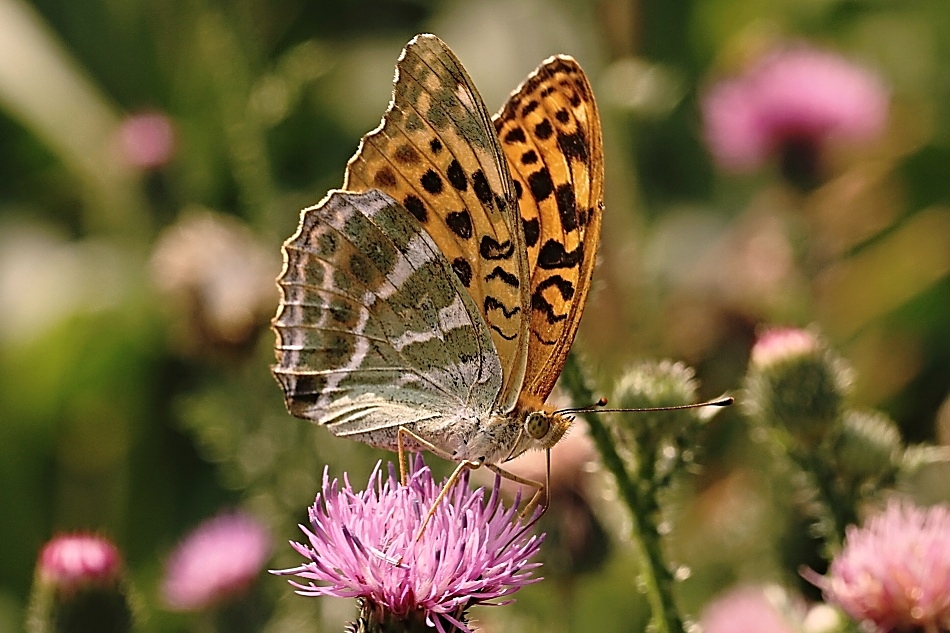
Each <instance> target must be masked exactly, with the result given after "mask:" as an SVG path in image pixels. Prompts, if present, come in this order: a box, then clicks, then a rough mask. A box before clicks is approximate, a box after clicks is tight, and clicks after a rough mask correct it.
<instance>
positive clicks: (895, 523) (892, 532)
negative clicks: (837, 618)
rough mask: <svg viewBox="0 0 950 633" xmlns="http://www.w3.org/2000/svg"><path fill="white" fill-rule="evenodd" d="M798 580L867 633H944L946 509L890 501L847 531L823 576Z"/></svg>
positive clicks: (949, 570)
mask: <svg viewBox="0 0 950 633" xmlns="http://www.w3.org/2000/svg"><path fill="white" fill-rule="evenodd" d="M803 574H804V576H805V578H806V579H807V580H809V581H810V582H812V583H813V584H815V585H816V586H817V587H819V588H821V590H822V592H823V593H824V596H825V599H826V600H827V601H828V602H831V603H834V604H836V605H838V606H839V607H841V608H842V609H843V610H844V611H845V612H846V613H847V614H848V615H850V616H851V617H852V618H854V619H855V620H858V621H861V622H864V623H866V624H868V625H871V626H873V627H874V628H873V629H872V630H875V631H878V632H880V633H888V632H892V631H893V632H897V631H920V632H921V633H942V632H945V631H950V507H948V506H934V507H931V508H927V509H923V508H918V507H916V506H914V505H912V504H911V503H910V502H901V501H891V502H890V503H889V504H888V505H887V508H886V509H885V510H884V511H883V512H882V513H880V514H878V515H877V516H874V517H872V518H871V519H870V520H869V521H867V522H866V523H865V524H864V525H863V526H862V527H860V528H858V527H857V526H850V527H849V528H848V531H847V534H846V537H845V543H844V548H843V549H842V551H841V552H840V553H839V554H838V555H837V556H836V557H835V558H834V560H833V561H832V562H831V567H830V568H829V570H828V574H827V575H826V576H819V575H818V574H816V573H814V572H813V571H811V570H805V571H804V572H803Z"/></svg>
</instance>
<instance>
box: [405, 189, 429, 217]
mask: <svg viewBox="0 0 950 633" xmlns="http://www.w3.org/2000/svg"><path fill="white" fill-rule="evenodd" d="M402 204H403V206H405V207H406V208H407V209H408V210H409V213H411V214H412V215H414V216H415V218H416V219H417V220H419V221H420V222H423V223H425V222H426V220H428V219H429V212H428V211H426V205H425V203H424V202H422V199H421V198H419V196H416V195H414V194H411V193H410V194H409V195H408V196H406V197H405V199H404V200H403V201H402Z"/></svg>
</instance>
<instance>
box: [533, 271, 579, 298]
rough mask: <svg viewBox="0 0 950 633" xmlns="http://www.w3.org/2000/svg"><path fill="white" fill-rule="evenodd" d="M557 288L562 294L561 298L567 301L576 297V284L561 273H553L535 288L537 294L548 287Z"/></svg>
mask: <svg viewBox="0 0 950 633" xmlns="http://www.w3.org/2000/svg"><path fill="white" fill-rule="evenodd" d="M552 287H553V288H557V291H558V293H559V294H560V295H561V298H562V299H564V300H565V301H569V300H571V299H572V298H573V297H574V284H572V283H571V282H570V281H568V280H567V279H565V278H564V277H561V276H560V275H551V276H550V277H548V278H547V279H545V280H544V281H542V282H541V283H539V284H538V287H537V288H535V290H534V291H535V293H536V294H541V293H542V292H544V291H545V290H547V289H548V288H552Z"/></svg>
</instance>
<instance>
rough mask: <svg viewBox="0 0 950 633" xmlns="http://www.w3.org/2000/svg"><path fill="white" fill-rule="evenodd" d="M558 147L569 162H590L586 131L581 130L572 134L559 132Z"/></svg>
mask: <svg viewBox="0 0 950 633" xmlns="http://www.w3.org/2000/svg"><path fill="white" fill-rule="evenodd" d="M557 147H558V149H559V150H561V153H562V154H564V157H565V158H567V159H568V160H580V161H587V160H588V155H587V138H586V137H585V136H584V131H583V130H581V129H580V128H578V130H577V131H576V132H573V133H571V134H562V133H560V132H558V135H557Z"/></svg>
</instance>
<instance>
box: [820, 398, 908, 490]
mask: <svg viewBox="0 0 950 633" xmlns="http://www.w3.org/2000/svg"><path fill="white" fill-rule="evenodd" d="M834 454H835V457H836V463H837V465H838V472H839V474H840V475H842V476H846V477H848V478H849V479H851V480H853V481H855V482H867V483H875V482H878V481H881V480H883V479H886V478H887V477H889V476H892V475H893V474H894V473H895V472H896V470H897V468H898V466H899V462H900V459H901V454H902V451H901V436H900V432H899V431H898V430H897V426H896V425H895V424H894V422H893V421H891V419H890V418H888V417H887V416H886V415H884V414H883V413H878V412H876V411H867V412H865V411H848V412H847V413H845V415H844V416H843V418H842V420H841V425H840V427H839V428H838V430H837V434H836V437H835V442H834Z"/></svg>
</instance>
